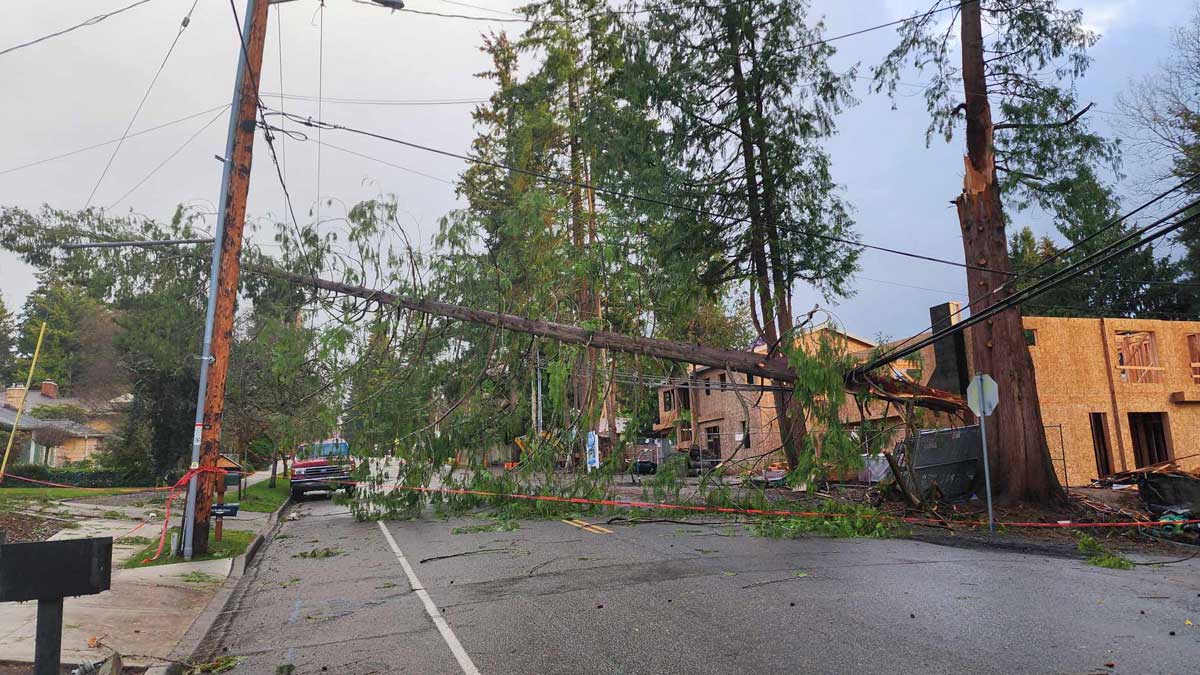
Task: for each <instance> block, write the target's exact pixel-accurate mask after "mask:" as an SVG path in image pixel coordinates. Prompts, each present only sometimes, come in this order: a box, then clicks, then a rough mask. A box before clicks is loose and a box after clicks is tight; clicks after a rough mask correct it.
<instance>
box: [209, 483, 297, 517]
mask: <svg viewBox="0 0 1200 675" xmlns="http://www.w3.org/2000/svg"><path fill="white" fill-rule="evenodd" d="M268 482H270V479H268V480H264V481H263V482H261V483H256V484H254V485H251V486H250V487H249V488H247V489H246V490H245V491H243V492H242V501H241V504H242V508H241V510H242V511H255V512H257V513H270V512H272V511H274V510H275V509H277V508H279V506H280V505H281V504H283V502H284V501H286V500H287V498H288V494H289V493H290V491H291V485H290V484H289V482H288V479H286V478H283V477H282V476H281V477H278V478H276V479H275V487H274V488H269V487H267V483H268ZM236 498H237V492H236V491H235V492H233V493H232V494H231V493H229V492H226V493H225V501H227V502H231V501H233V500H234V499H236Z"/></svg>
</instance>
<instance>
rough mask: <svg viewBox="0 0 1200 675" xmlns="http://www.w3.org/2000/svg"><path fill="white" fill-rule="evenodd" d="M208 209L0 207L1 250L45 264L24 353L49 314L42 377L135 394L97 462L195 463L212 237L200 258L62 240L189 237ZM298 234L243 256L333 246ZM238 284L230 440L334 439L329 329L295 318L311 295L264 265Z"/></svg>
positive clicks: (150, 466) (111, 393)
mask: <svg viewBox="0 0 1200 675" xmlns="http://www.w3.org/2000/svg"><path fill="white" fill-rule="evenodd" d="M203 217H204V216H203V214H202V213H200V212H199V211H198V210H194V209H186V208H182V207H181V208H179V209H178V210H177V211H176V213H175V214H174V217H173V218H172V219H171V220H170V221H169V222H165V223H159V222H156V221H153V220H149V219H146V218H143V217H140V216H135V215H129V216H125V217H120V216H115V217H114V216H108V215H104V214H102V213H100V212H99V211H82V212H71V211H64V210H56V209H51V208H48V207H47V208H43V209H42V210H41V211H38V212H31V211H26V210H24V209H19V208H12V207H4V208H0V246H3V247H4V248H6V249H8V250H10V251H13V252H15V253H17V254H18V255H20V256H21V257H23V258H24V259H25V260H26V262H28V263H30V264H31V265H33V266H35V267H37V268H38V270H39V280H40V281H41V285H40V286H39V288H38V289H37V290H35V291H34V293H32V294H31V295H30V297H29V300H28V301H27V303H26V308H25V312H24V314H25V322H24V325H23V327H22V331H23V333H22V337H21V341H20V352H21V355H22V357H23V358H25V359H28V358H29V357H30V356H31V355H32V347H33V342H34V341H35V340H36V330H37V329H38V328H40V320H41V319H42V318H43V317H45V318H47V320H48V321H47V323H48V327H47V338H46V344H45V345H44V346H43V354H42V357H43V359H44V366H41V365H40V366H39V374H37V375H36V378H42V377H49V378H51V379H55V380H56V381H57V382H58V383H59V384H60V385H62V386H63V387H64V390H69V391H70V393H72V394H79V395H86V397H87V398H92V399H98V400H108V399H111V398H113V397H115V396H118V395H122V394H126V393H132V394H133V402H132V404H130V405H129V406H128V409H127V410H125V411H124V412H125V415H124V418H125V421H124V425H123V427H122V428H120V429H119V430H118V433H117V434H115V436H114V438H113V439H111V440H110V441H109V442H108V443H106V447H105V450H106V453H105V454H104V455H102V456H101V457H100V458H99V461H100V462H101V463H102V464H103V465H105V466H107V467H111V468H117V469H120V470H123V471H126V472H130V471H132V472H137V473H140V474H142V475H145V476H157V477H159V478H162V477H165V476H168V475H170V474H171V473H172V472H174V471H177V470H178V469H179V468H180V467H182V466H184V465H186V462H187V458H188V457H189V455H190V450H191V440H192V426H191V422H192V420H193V419H194V418H195V405H196V391H197V389H198V386H199V383H198V381H197V380H198V368H197V362H196V359H195V354H196V350H197V348H198V346H199V345H200V343H201V333H202V328H203V320H204V307H205V301H206V292H205V291H206V287H207V282H208V271H209V270H208V260H207V257H208V254H207V252H205V251H204V250H203V248H202V247H201V248H198V249H196V253H197V255H178V252H177V251H174V250H171V249H136V248H135V249H80V250H66V249H63V248H62V247H61V244H62V243H64V242H67V241H72V240H77V239H80V238H87V239H96V240H105V239H117V240H131V239H180V238H193V237H197V236H198V232H197V227H198V226H201V225H202V223H201V222H200V221H201V220H202V219H203ZM294 231H295V229H294V228H291V227H289V228H288V232H294ZM298 236H299V239H300V240H301V241H297V240H296V239H292V238H291V237H282V238H280V240H279V243H280V248H281V253H280V254H279V255H278V257H277V258H275V259H268V258H266V257H265V256H263V255H262V254H261V253H260V252H258V251H257V250H256V249H253V248H251V249H248V250H246V251H244V252H243V254H242V257H243V262H244V263H245V264H246V265H248V266H249V265H258V266H260V267H269V266H272V265H278V266H281V267H285V268H288V269H309V267H303V266H311V265H313V264H316V263H318V262H319V261H320V260H321V259H322V257H323V256H324V255H325V253H326V251H327V242H325V241H322V240H320V239H319V238H317V237H316V235H315V234H314V233H313V232H312V230H311V229H309V228H300V232H299V235H298ZM241 292H242V294H243V296H244V297H245V298H247V299H248V300H249V303H248V305H247V304H246V303H243V307H242V311H241V312H239V314H238V317H237V322H238V323H237V326H236V327H235V331H234V335H235V343H234V346H233V360H234V362H235V363H236V364H237V366H236V367H234V368H231V370H230V378H229V381H228V383H227V393H226V410H225V414H224V424H225V427H224V435H225V439H226V442H227V443H229V444H230V445H232V446H233V447H234V449H235V450H237V451H241V450H243V449H244V448H246V447H248V446H249V445H250V444H251V443H252V442H255V441H261V440H264V439H265V441H266V445H267V447H269V448H272V449H274V448H282V449H284V450H285V451H286V449H287V448H289V447H294V445H295V443H296V442H299V441H300V440H309V439H311V438H313V437H317V438H320V437H324V436H325V435H326V432H327V431H328V430H329V428H330V426H331V425H332V419H333V418H334V417H335V415H333V414H331V413H330V412H328V408H329V403H330V402H331V401H332V400H335V398H334V397H335V396H336V394H337V388H336V385H337V384H338V378H337V377H336V376H334V377H328V376H326V375H327V373H326V372H321V369H322V368H323V367H325V366H327V365H330V364H331V362H332V360H333V359H332V358H331V357H330V354H329V351H328V345H329V342H327V341H326V340H325V339H323V338H324V337H325V336H324V335H323V334H320V335H314V333H317V332H318V331H314V330H310V329H306V328H305V327H304V326H303V324H302V323H301V322H298V321H297V320H296V319H297V316H298V315H297V310H296V307H297V306H299V305H302V304H303V302H304V299H305V296H304V293H303V292H302V291H300V290H299V289H297V288H295V287H294V286H292V285H290V284H287V283H284V282H282V281H279V280H278V279H264V278H262V277H259V276H256V275H245V276H244V277H243V280H242V285H241ZM247 306H248V307H249V311H246V309H247ZM331 332H332V331H331ZM332 349H333V350H337V349H339V347H337V346H334V347H332ZM322 350H326V351H324V352H322ZM317 354H320V356H323V357H326V358H324V359H321V358H315V356H316V355H317Z"/></svg>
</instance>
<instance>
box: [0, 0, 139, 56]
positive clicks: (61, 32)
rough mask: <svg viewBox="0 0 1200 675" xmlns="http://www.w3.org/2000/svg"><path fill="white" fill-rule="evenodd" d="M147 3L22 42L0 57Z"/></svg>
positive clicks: (131, 6) (114, 11) (97, 16)
mask: <svg viewBox="0 0 1200 675" xmlns="http://www.w3.org/2000/svg"><path fill="white" fill-rule="evenodd" d="M147 2H150V0H139V1H138V2H135V3H133V4H132V5H128V6H126V7H122V8H121V9H117V10H113V11H111V12H108V13H105V14H98V15H96V16H93V17H92V18H90V19H88V20H87V21H84V22H83V23H77V24H75V25H74V26H71V27H70V28H64V29H62V30H60V31H56V32H54V33H50V34H49V35H43V36H42V37H40V38H36V39H33V40H30V41H29V42H22V43H21V44H19V45H13V46H12V47H9V48H7V49H5V50H3V51H0V56H4V55H5V54H8V53H10V52H15V51H17V50H18V49H23V48H25V47H30V46H33V45H36V44H37V43H39V42H44V41H46V40H49V39H51V38H56V37H58V36H60V35H65V34H67V33H70V32H71V31H73V30H77V29H80V28H85V27H87V26H95V25H96V24H98V23H100V22H101V21H104V20H105V19H107V18H109V17H110V16H116V15H118V14H120V13H122V12H127V11H129V10H131V9H133V8H134V7H139V6H141V5H144V4H146V3H147Z"/></svg>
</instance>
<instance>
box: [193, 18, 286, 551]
mask: <svg viewBox="0 0 1200 675" xmlns="http://www.w3.org/2000/svg"><path fill="white" fill-rule="evenodd" d="M247 4H248V6H247V10H246V11H247V13H248V24H247V27H246V29H245V30H244V37H245V40H246V41H245V44H244V45H242V46H241V47H239V48H240V49H244V50H245V53H244V57H245V58H244V61H245V67H244V70H243V72H242V73H241V82H242V86H241V90H240V92H239V93H238V102H237V105H236V106H235V114H236V115H237V130H236V133H235V135H234V141H233V154H232V156H230V157H226V158H225V161H227V162H230V163H231V164H232V167H231V168H232V171H229V172H228V176H229V177H228V183H227V185H226V186H225V187H226V189H227V190H228V199H227V200H226V202H225V208H224V211H223V212H222V214H221V229H222V238H221V261H220V268H219V271H218V275H217V298H216V309H215V312H214V315H213V326H212V350H211V354H212V362H211V364H210V366H209V371H208V386H207V388H206V389H205V392H204V426H203V429H202V432H201V436H200V467H201V468H204V467H214V466H216V465H217V457H218V456H219V455H220V453H221V418H222V414H223V413H224V411H225V380H226V378H227V376H228V374H229V351H230V347H231V346H232V342H233V316H234V311H235V309H236V305H237V293H238V277H239V275H240V272H241V254H242V228H243V226H244V225H245V220H246V196H247V194H248V193H249V191H250V165H251V160H252V159H253V154H254V131H255V128H256V126H257V122H256V120H257V119H258V83H259V74H260V73H261V72H262V59H263V46H264V44H265V43H266V40H267V10H268V8H269V7H270V3H269V2H268V0H248V3H247ZM216 480H219V478H218V477H217V476H216V474H214V473H203V474H200V476H199V477H198V481H197V482H198V490H197V494H196V506H195V525H194V527H193V530H192V546H191V550H192V555H202V554H204V553H206V552H208V523H209V510H210V509H211V508H212V498H213V487H214V485H215V483H214V481H216Z"/></svg>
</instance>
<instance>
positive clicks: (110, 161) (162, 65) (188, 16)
mask: <svg viewBox="0 0 1200 675" xmlns="http://www.w3.org/2000/svg"><path fill="white" fill-rule="evenodd" d="M199 2H200V0H192V6H191V8H190V9H188V12H187V14H186V15H185V16H184V17H183V21H182V22H181V23H180V24H179V30H178V31H177V32H176V33H175V39H174V40H171V46H170V47H168V48H167V53H166V55H164V56H163V59H162V63H160V64H158V70H156V71H154V77H152V78H150V85H149V86H148V87H146V93H144V94H142V100H141V101H139V102H138V105H137V108H135V109H134V111H133V116H132V117H130V118H129V124H126V125H125V132H124V134H122V136H121V140H119V141H117V147H115V148H113V151H112V154H111V155H109V157H108V163H107V164H105V165H104V170H103V171H101V172H100V177H99V178H97V179H96V185H95V186H93V187H92V193H91V194H89V195H88V198H87V203H86V204H84V206H83V208H85V209H86V208H87V207H89V206H91V205H92V199H94V198H95V197H96V191H97V190H99V189H100V184H101V183H103V182H104V177H105V176H107V175H108V170H109V168H111V167H112V164H113V160H115V159H116V158H117V153H118V152H120V151H121V146H122V145H124V143H125V137H126V136H128V135H129V130H130V129H132V128H133V123H134V122H136V121H137V118H138V115H139V114H140V113H141V112H142V107H143V106H145V105H146V99H148V98H150V92H152V91H154V85H155V83H157V82H158V78H159V76H160V75H162V72H163V69H164V68H166V67H167V61H168V60H170V58H171V54H172V53H174V52H175V46H176V45H178V44H179V38H181V37H183V31H185V30H187V27H188V25H189V24H190V23H191V22H192V12H193V11H195V9H196V5H197V4H199Z"/></svg>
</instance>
